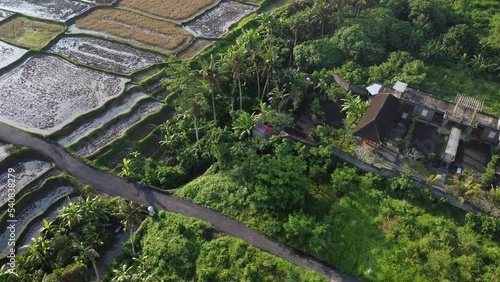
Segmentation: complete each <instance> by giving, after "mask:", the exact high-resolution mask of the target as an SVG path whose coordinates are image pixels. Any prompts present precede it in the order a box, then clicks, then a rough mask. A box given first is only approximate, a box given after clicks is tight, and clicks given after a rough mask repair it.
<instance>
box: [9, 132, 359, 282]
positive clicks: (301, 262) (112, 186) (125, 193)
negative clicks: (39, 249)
mask: <svg viewBox="0 0 500 282" xmlns="http://www.w3.org/2000/svg"><path fill="white" fill-rule="evenodd" d="M0 139H1V140H3V141H5V142H8V143H11V144H16V145H22V146H26V147H29V148H31V149H32V150H35V151H38V152H40V153H42V154H44V155H47V156H48V157H50V158H52V160H53V161H54V163H55V164H56V165H57V166H58V167H59V168H60V169H61V170H64V171H66V172H68V173H69V174H71V175H73V176H74V177H75V178H77V179H78V180H80V181H81V182H83V183H86V184H89V185H91V186H93V187H94V188H95V189H97V190H99V191H101V192H103V193H105V194H108V195H112V196H120V197H123V198H125V199H127V200H130V201H133V202H135V203H137V204H146V205H152V206H154V207H156V208H157V209H163V210H168V211H171V212H175V213H179V214H182V215H185V216H190V217H195V218H199V219H201V220H204V221H208V222H210V223H211V224H212V225H213V226H214V228H216V229H218V230H220V231H222V232H224V233H226V234H228V235H231V236H234V237H237V238H240V239H242V240H244V241H245V242H247V243H248V244H250V245H252V246H255V247H257V248H259V249H261V250H263V251H266V252H268V253H271V254H273V255H275V256H278V257H280V258H283V259H285V260H288V261H290V262H292V263H294V264H296V265H298V266H301V267H304V268H306V269H310V270H312V271H315V272H317V273H319V274H321V275H323V276H325V277H327V278H328V279H331V280H333V281H359V279H357V278H356V277H354V276H352V275H350V274H346V273H343V272H341V271H339V270H337V269H335V268H334V267H332V266H329V265H326V264H324V263H322V262H319V261H317V260H316V259H314V258H312V257H310V256H306V255H303V254H301V253H299V252H298V251H297V250H295V249H293V248H291V247H289V246H287V245H285V244H283V243H280V242H278V241H276V240H274V239H271V238H268V237H266V236H264V235H262V234H260V233H258V232H255V231H254V230H252V229H250V228H248V227H247V226H245V225H244V224H242V223H240V222H238V221H236V220H234V219H232V218H229V217H227V216H224V215H222V214H220V213H218V212H216V211H213V210H210V209H207V208H205V207H202V206H200V205H198V204H195V203H193V202H190V201H187V200H184V199H182V198H179V197H177V196H174V195H171V194H168V193H165V192H162V191H156V190H155V189H149V188H141V187H138V185H136V184H134V183H130V182H127V181H126V180H125V179H123V178H120V177H118V176H115V175H111V174H108V173H106V172H103V171H101V170H98V169H95V168H92V167H90V166H88V165H87V164H85V163H84V162H83V161H81V160H80V159H78V158H75V157H74V156H72V155H71V154H70V153H68V152H67V151H66V150H65V149H63V148H62V147H60V146H58V145H55V144H48V143H46V142H44V141H42V140H41V139H39V138H36V137H34V136H31V135H28V134H26V133H24V132H23V131H21V130H18V129H15V128H13V127H10V126H8V125H6V124H4V123H0Z"/></svg>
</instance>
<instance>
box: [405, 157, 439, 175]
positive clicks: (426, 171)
mask: <svg viewBox="0 0 500 282" xmlns="http://www.w3.org/2000/svg"><path fill="white" fill-rule="evenodd" d="M404 163H405V164H406V165H408V166H409V167H410V169H411V170H412V172H413V173H415V174H419V175H422V176H424V177H427V176H431V175H435V174H436V172H435V171H433V170H432V169H430V168H427V167H426V166H425V164H424V163H423V162H422V161H417V160H414V161H405V162H404Z"/></svg>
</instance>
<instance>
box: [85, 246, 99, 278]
mask: <svg viewBox="0 0 500 282" xmlns="http://www.w3.org/2000/svg"><path fill="white" fill-rule="evenodd" d="M85 257H87V259H88V260H90V262H91V263H92V266H93V267H94V271H95V276H96V280H97V281H101V276H100V275H99V270H98V269H97V264H96V259H98V258H99V257H100V255H99V253H97V251H96V250H94V249H93V248H88V249H86V251H85Z"/></svg>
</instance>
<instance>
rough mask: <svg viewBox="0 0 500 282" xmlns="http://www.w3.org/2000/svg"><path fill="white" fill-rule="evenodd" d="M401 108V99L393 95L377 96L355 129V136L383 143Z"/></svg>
mask: <svg viewBox="0 0 500 282" xmlns="http://www.w3.org/2000/svg"><path fill="white" fill-rule="evenodd" d="M400 106H401V103H400V102H399V99H398V98H396V97H394V96H393V95H390V94H378V95H376V96H375V98H373V100H372V102H371V104H370V106H369V107H368V109H367V110H366V112H365V114H364V115H363V116H362V117H361V119H360V120H359V123H358V125H357V126H356V128H355V129H354V135H355V136H359V137H361V138H364V139H368V140H371V141H373V142H376V143H382V141H383V140H384V138H385V135H386V134H387V132H388V131H389V129H390V126H391V123H392V121H393V120H394V118H395V117H396V116H398V114H399V108H400Z"/></svg>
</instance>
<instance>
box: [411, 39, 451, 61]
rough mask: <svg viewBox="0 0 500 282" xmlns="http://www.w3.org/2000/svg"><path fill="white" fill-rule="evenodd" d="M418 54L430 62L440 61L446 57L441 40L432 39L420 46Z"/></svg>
mask: <svg viewBox="0 0 500 282" xmlns="http://www.w3.org/2000/svg"><path fill="white" fill-rule="evenodd" d="M418 55H419V56H420V57H421V58H422V59H424V60H426V61H428V62H433V63H435V62H438V61H441V60H442V59H444V58H445V56H446V53H445V47H444V45H443V44H442V43H441V42H440V41H439V40H435V39H433V40H430V41H428V42H426V43H425V44H424V45H422V47H420V52H419V53H418Z"/></svg>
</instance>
